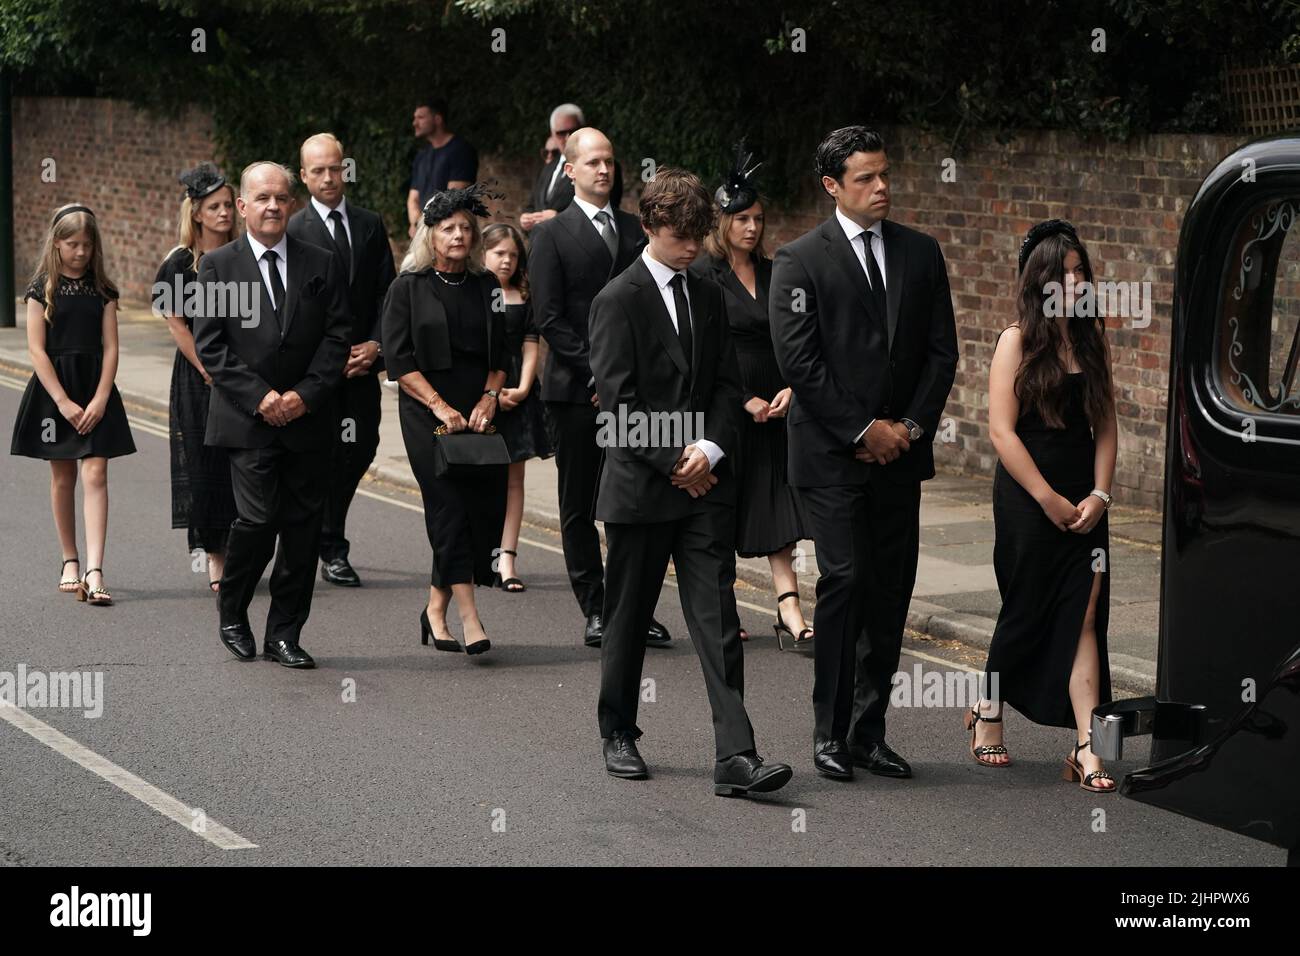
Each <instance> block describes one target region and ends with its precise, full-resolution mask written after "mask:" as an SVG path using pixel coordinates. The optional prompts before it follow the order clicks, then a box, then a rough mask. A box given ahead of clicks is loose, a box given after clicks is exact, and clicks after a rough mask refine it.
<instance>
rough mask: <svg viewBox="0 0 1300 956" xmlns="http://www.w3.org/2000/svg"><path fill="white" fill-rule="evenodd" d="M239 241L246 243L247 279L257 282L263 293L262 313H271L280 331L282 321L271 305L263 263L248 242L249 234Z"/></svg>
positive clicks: (244, 269) (245, 270) (245, 268)
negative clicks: (258, 259) (263, 273)
mask: <svg viewBox="0 0 1300 956" xmlns="http://www.w3.org/2000/svg"><path fill="white" fill-rule="evenodd" d="M239 241H240V242H242V243H243V245H244V251H243V260H244V266H243V271H244V272H245V273H246V275H247V277H248V278H247V279H246V280H245V281H248V282H256V283H257V288H258V289H259V290H261V293H262V298H261V300H260V302H261V306H260V308H261V313H260V314H261V315H269V316H270V317H271V321H272V322H273V323H275V328H276V331H277V332H279V331H280V328H281V323H280V320H279V318H277V317H276V314H275V307H274V306H272V305H271V293H270V292H269V291H268V290H267V288H266V281H265V280H264V279H263V278H262V264H261V263H260V262H258V261H257V254H256V253H255V252H253V247H252V246H251V245H250V244H249V242H248V236H246V235H245V236H242V237H241V238H240V240H239Z"/></svg>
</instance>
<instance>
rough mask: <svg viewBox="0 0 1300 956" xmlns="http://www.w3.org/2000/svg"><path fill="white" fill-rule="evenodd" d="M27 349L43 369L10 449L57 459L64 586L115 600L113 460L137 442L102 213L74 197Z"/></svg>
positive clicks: (51, 254)
mask: <svg viewBox="0 0 1300 956" xmlns="http://www.w3.org/2000/svg"><path fill="white" fill-rule="evenodd" d="M25 299H26V302H27V349H28V353H29V354H30V355H31V359H32V367H33V368H34V369H35V372H34V374H33V375H32V378H31V381H29V382H28V383H27V390H26V391H25V392H24V393H23V398H22V403H21V404H20V405H19V407H18V418H17V420H16V421H15V422H14V434H13V442H12V444H11V445H10V449H9V450H10V454H13V455H23V456H26V457H28V458H41V459H44V460H45V461H48V462H49V463H50V472H51V479H50V503H51V506H52V508H53V511H54V527H55V529H56V531H57V532H58V535H59V545H60V546H61V547H62V549H63V569H64V571H65V572H66V571H67V568H68V565H73V566H74V569H73V571H74V573H72V574H71V576H69V575H68V574H67V573H64V574H63V575H62V579H61V580H60V581H59V590H60V591H64V592H68V593H75V594H76V595H77V599H78V600H80V601H89V602H90V603H91V604H95V605H101V606H107V605H111V604H112V603H113V597H112V595H111V594H110V593H109V592H108V590H107V589H106V588H105V587H104V572H103V570H102V568H101V565H102V564H103V561H104V539H105V536H106V534H107V531H108V459H110V458H115V457H117V456H119V455H130V454H132V453H133V452H134V451H135V442H134V441H132V439H131V428H130V426H129V425H128V424H127V421H126V409H124V408H123V407H122V398H121V396H120V395H118V393H117V387H116V386H115V385H114V384H113V378H114V377H115V376H116V374H117V287H116V286H115V285H114V284H113V282H112V281H111V280H110V279H109V278H108V276H107V274H106V273H105V271H104V256H103V245H102V243H101V242H100V238H99V227H98V225H97V224H96V222H95V215H94V213H93V212H91V211H90V210H89V209H88V208H86V207H85V206H81V205H76V204H71V205H67V206H62V207H60V208H59V209H58V210H57V211H56V212H55V213H54V218H53V220H52V221H51V223H50V231H49V233H48V234H47V235H46V237H45V243H44V247H43V249H42V251H41V256H40V260H39V262H38V263H37V266H36V274H35V275H34V276H33V278H32V282H31V285H30V286H28V288H27V294H26V296H25ZM77 462H80V463H81V468H80V472H81V480H82V483H83V486H84V503H83V508H84V514H85V523H86V558H87V564H89V565H90V567H89V568H88V569H87V570H86V571H85V573H84V574H80V568H79V567H77V565H79V564H80V560H79V559H78V557H77V518H76V510H75V509H76V486H77V472H78V468H77Z"/></svg>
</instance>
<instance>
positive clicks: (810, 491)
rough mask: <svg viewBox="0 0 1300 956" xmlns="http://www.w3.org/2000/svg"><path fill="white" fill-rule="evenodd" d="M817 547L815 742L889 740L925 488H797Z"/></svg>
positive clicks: (874, 484) (878, 483) (878, 484)
mask: <svg viewBox="0 0 1300 956" xmlns="http://www.w3.org/2000/svg"><path fill="white" fill-rule="evenodd" d="M799 497H800V499H801V500H802V502H803V504H804V508H805V512H806V514H807V517H808V523H809V527H810V529H811V532H812V538H813V543H814V544H815V545H816V547H817V567H818V570H819V571H820V577H819V578H818V579H817V609H816V611H815V612H814V615H813V628H814V629H815V630H816V632H817V640H816V642H815V644H814V662H813V723H814V734H815V739H827V738H832V739H836V740H845V739H847V740H848V741H849V743H850V744H852V745H856V746H862V747H868V746H870V745H871V744H873V743H875V742H876V741H879V740H884V738H885V711H886V709H887V708H888V707H889V692H890V690H891V688H892V683H893V677H894V673H895V672H896V671H897V670H898V658H899V652H900V650H901V648H902V644H903V628H904V626H905V624H906V623H907V607H908V604H910V603H911V600H912V588H913V586H914V585H915V584H916V561H917V546H918V544H919V542H920V509H921V483H920V482H914V483H912V482H909V483H906V484H896V483H891V482H888V481H883V480H879V479H873V480H871V481H869V482H866V483H864V484H861V485H847V486H846V485H840V486H835V487H831V488H799Z"/></svg>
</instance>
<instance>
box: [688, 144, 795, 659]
mask: <svg viewBox="0 0 1300 956" xmlns="http://www.w3.org/2000/svg"><path fill="white" fill-rule="evenodd" d="M752 159H753V156H752V154H751V153H750V152H749V151H748V150H747V149H746V148H745V146H744V144H743V143H741V144H740V145H738V146H737V147H736V157H735V162H734V163H733V165H732V168H731V172H730V173H728V175H727V178H726V179H725V181H724V182H723V183H722V185H721V186H719V187H718V190H717V192H716V193H714V201H715V202H716V203H717V205H718V208H719V213H720V214H719V216H718V225H717V228H716V229H714V231H713V232H712V233H710V234H709V235H708V236H706V237H705V240H704V252H705V254H704V255H703V256H701V257H700V258H698V259H697V260H695V262H693V263H692V264H691V269H692V270H693V271H695V272H697V273H699V274H701V275H704V276H707V277H709V278H710V279H712V280H713V281H715V282H717V283H718V284H719V285H720V286H722V289H723V293H724V296H723V300H724V302H725V304H726V309H727V323H728V325H729V326H730V328H731V340H732V342H733V343H734V344H735V347H736V358H737V361H738V363H739V366H740V378H741V381H742V382H743V384H744V388H745V393H744V397H743V402H744V409H745V422H744V426H743V428H742V430H741V436H740V450H739V453H738V454H737V455H736V459H737V461H736V463H735V468H736V477H737V479H738V482H737V502H736V551H737V553H738V554H739V555H740V556H741V557H744V558H757V557H766V558H767V560H768V564H769V565H770V566H771V568H772V583H773V585H774V587H775V590H776V595H777V597H776V623H775V624H774V625H773V628H774V630H775V631H776V636H777V641H778V644H779V646H780V647H781V648H782V649H784V647H785V639H786V638H789V640H790V643H791V645H792V646H794V647H803V646H810V645H811V643H812V638H813V630H812V628H811V627H809V626H808V624H807V622H806V621H805V620H804V617H803V611H802V609H801V608H800V607H799V583H798V577H797V575H796V573H795V570H794V560H793V552H794V546H795V544H796V543H797V542H798V541H799V540H800V539H802V538H803V537H804V536H805V534H804V521H803V514H802V511H801V510H800V507H799V500H798V498H797V497H796V496H795V492H794V489H792V488H791V487H790V485H789V483H788V482H787V480H786V436H785V413H786V410H787V409H788V408H789V405H790V389H789V387H787V386H786V384H785V382H784V381H782V379H781V370H780V369H779V368H778V367H777V364H776V352H775V351H774V349H773V347H772V329H771V326H770V325H769V324H768V317H767V294H768V288H769V286H770V285H771V281H772V260H771V259H769V258H767V256H765V255H764V254H763V225H764V219H763V215H764V210H763V200H762V198H761V197H760V196H759V194H758V187H757V185H756V184H755V182H754V172H755V170H757V169H758V166H757V165H753V166H751V165H750V161H751V160H752ZM740 636H741V639H742V640H748V639H749V635H748V633H747V632H746V631H745V630H744V628H742V629H741V631H740Z"/></svg>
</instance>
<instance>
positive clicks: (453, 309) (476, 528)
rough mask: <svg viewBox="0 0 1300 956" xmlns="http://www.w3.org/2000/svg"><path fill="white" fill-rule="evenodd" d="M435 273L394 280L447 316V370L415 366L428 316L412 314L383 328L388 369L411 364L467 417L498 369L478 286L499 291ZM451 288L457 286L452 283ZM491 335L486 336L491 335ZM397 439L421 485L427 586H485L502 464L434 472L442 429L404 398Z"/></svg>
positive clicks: (497, 341)
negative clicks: (429, 298) (414, 287)
mask: <svg viewBox="0 0 1300 956" xmlns="http://www.w3.org/2000/svg"><path fill="white" fill-rule="evenodd" d="M445 275H446V278H445V280H444V279H443V278H441V277H440V276H439V275H438V274H437V273H435V272H434V270H432V269H429V270H427V271H424V272H420V273H416V274H414V275H412V276H411V277H410V278H409V279H408V278H406V276H405V275H403V276H399V277H398V281H399V282H410V281H415V282H427V283H429V287H430V288H432V289H433V293H434V295H435V297H436V298H437V299H438V302H439V303H440V304H441V305H442V307H443V309H444V311H445V312H446V322H447V333H448V340H449V342H450V346H451V367H450V368H445V369H432V368H427V367H419V366H420V363H419V361H418V355H419V349H418V347H416V346H415V345H414V339H415V338H416V337H418V335H419V333H418V331H417V330H416V329H415V328H414V327H416V326H419V325H420V324H422V323H427V322H429V321H430V319H431V317H429V316H421V315H413V316H411V317H410V323H409V325H410V327H409V328H407V329H404V330H398V331H396V333H395V334H390V324H389V323H388V322H387V321H385V324H384V360H385V363H386V365H387V367H388V369H389V370H390V372H392V371H394V370H397V371H398V377H399V378H400V376H401V374H405V373H404V372H403V371H401V370H403V369H409V368H411V367H415V368H417V369H418V371H419V372H420V373H421V374H423V375H424V377H425V379H426V380H427V381H428V382H429V384H430V385H432V386H433V389H434V391H436V392H437V393H438V394H439V395H440V396H442V399H443V401H445V402H447V404H449V405H450V406H451V407H452V408H454V409H456V411H458V412H460V413H461V414H462V415H463V416H465V420H466V422H468V420H469V414H470V412H471V411H472V410H473V408H474V406H475V405H477V404H478V401H479V399H481V398H482V397H483V386H484V383H485V382H486V381H487V376H488V371H489V369H503V367H504V358H503V355H502V351H503V349H502V332H503V328H502V326H503V323H501V322H499V321H498V322H493V323H491V324H490V325H489V322H488V313H487V308H486V306H485V301H487V296H490V291H489V292H488V293H487V294H486V295H485V293H484V290H483V287H482V283H491V284H492V287H493V288H497V287H498V286H497V285H496V279H495V277H493V276H491V275H486V276H485V275H479V274H476V273H470V272H464V273H450V274H445ZM453 283H454V284H453ZM489 336H490V337H489ZM397 411H398V420H399V422H400V423H401V426H402V440H403V442H404V443H405V445H406V454H407V457H408V458H409V459H410V462H411V470H412V471H413V472H414V473H415V480H416V481H417V482H418V484H419V485H420V496H421V498H422V499H423V501H424V523H425V529H426V531H427V532H428V535H429V544H430V546H431V547H432V548H433V570H432V573H431V574H430V577H429V583H430V584H432V585H433V586H434V587H440V588H446V587H450V586H451V585H453V584H478V585H483V586H490V585H491V584H492V582H493V580H494V578H495V574H496V572H495V571H494V570H493V567H492V563H493V558H494V557H495V555H494V551H495V549H497V548H499V547H500V546H501V529H502V527H503V526H504V524H505V517H506V472H507V466H506V465H485V466H482V467H478V468H474V469H471V470H470V471H469V473H468V474H466V475H460V476H458V475H447V476H446V477H442V478H438V477H435V475H434V454H433V449H434V443H435V442H436V441H437V440H438V438H437V436H436V435H435V434H434V430H435V429H436V428H437V427H438V426H439V425H440V424H442V423H441V422H440V421H439V420H438V418H437V417H436V416H435V415H434V414H433V413H432V412H430V411H429V409H427V408H425V407H424V406H423V405H421V404H420V403H419V402H418V401H417V400H415V399H414V398H412V397H411V396H410V395H408V394H406V392H405V391H403V392H402V393H401V396H400V397H399V399H398V403H397Z"/></svg>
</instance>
